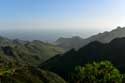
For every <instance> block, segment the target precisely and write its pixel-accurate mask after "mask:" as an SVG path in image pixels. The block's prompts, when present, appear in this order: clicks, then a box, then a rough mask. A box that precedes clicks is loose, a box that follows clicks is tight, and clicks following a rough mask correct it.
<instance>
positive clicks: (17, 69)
mask: <svg viewBox="0 0 125 83" xmlns="http://www.w3.org/2000/svg"><path fill="white" fill-rule="evenodd" d="M0 83H66V82H65V81H64V80H63V79H62V78H61V77H59V76H58V75H56V74H54V73H52V72H49V71H45V70H42V69H39V68H36V67H32V66H27V65H16V64H14V63H12V62H11V63H10V62H5V63H4V62H3V63H2V64H1V65H0Z"/></svg>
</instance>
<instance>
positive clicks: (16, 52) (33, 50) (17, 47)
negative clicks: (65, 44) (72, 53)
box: [0, 37, 64, 65]
mask: <svg viewBox="0 0 125 83" xmlns="http://www.w3.org/2000/svg"><path fill="white" fill-rule="evenodd" d="M63 52H64V51H63V49H61V48H59V47H57V46H55V45H52V44H49V43H45V42H42V41H38V40H34V41H22V40H18V39H15V40H11V39H8V38H4V37H0V57H1V58H2V59H7V60H10V61H16V62H18V63H20V64H30V65H37V64H39V63H41V62H44V61H46V60H48V59H49V58H51V57H53V56H55V55H56V54H60V53H63Z"/></svg>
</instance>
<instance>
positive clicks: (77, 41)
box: [55, 27, 125, 50]
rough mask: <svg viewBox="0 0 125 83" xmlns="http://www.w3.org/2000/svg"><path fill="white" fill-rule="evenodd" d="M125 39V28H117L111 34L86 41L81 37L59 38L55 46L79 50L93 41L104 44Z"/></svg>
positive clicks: (92, 37) (96, 36)
mask: <svg viewBox="0 0 125 83" xmlns="http://www.w3.org/2000/svg"><path fill="white" fill-rule="evenodd" d="M121 37H125V27H123V28H121V27H117V28H116V29H114V30H112V31H110V32H104V33H99V34H97V35H94V36H91V37H89V38H86V39H82V38H80V37H72V38H59V39H58V40H57V41H56V42H55V44H56V45H58V46H59V47H62V48H64V49H66V50H69V49H72V48H75V49H79V48H80V47H82V46H85V45H87V44H88V43H90V42H92V41H99V42H102V43H109V42H110V41H112V40H113V39H115V38H121Z"/></svg>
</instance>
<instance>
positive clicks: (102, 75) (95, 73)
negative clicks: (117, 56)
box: [70, 61, 123, 83]
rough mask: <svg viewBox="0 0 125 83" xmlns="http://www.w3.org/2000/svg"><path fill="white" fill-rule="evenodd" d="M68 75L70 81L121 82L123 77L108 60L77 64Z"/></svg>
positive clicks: (75, 82) (87, 82) (78, 82)
mask: <svg viewBox="0 0 125 83" xmlns="http://www.w3.org/2000/svg"><path fill="white" fill-rule="evenodd" d="M70 77H71V81H72V83H122V79H123V76H122V75H121V74H120V72H119V70H118V69H116V68H115V67H114V66H113V65H112V64H111V63H110V62H109V61H102V62H97V63H96V62H94V63H93V64H86V65H85V66H83V67H82V66H77V67H76V68H75V70H74V72H73V73H72V74H71V76H70Z"/></svg>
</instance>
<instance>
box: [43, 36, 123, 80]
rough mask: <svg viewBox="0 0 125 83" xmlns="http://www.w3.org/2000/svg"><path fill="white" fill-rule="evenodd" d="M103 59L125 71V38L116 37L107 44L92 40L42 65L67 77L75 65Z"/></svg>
mask: <svg viewBox="0 0 125 83" xmlns="http://www.w3.org/2000/svg"><path fill="white" fill-rule="evenodd" d="M102 60H109V61H111V62H112V63H113V64H114V65H115V66H116V67H118V68H119V69H120V71H121V72H124V69H125V64H124V63H125V38H118V39H114V40H112V41H111V42H110V43H107V44H103V43H100V42H97V41H94V42H91V43H89V44H88V45H86V46H84V47H82V48H80V49H79V50H78V51H75V50H73V49H72V50H70V51H68V52H67V53H65V54H63V55H61V56H56V57H55V58H52V59H50V60H48V61H46V62H45V63H43V64H42V65H41V68H44V69H48V70H51V71H53V72H56V73H58V74H59V75H61V76H63V77H64V78H67V77H66V76H68V73H69V72H71V71H72V70H73V69H74V67H75V66H77V65H84V64H87V63H91V62H93V61H102Z"/></svg>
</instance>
